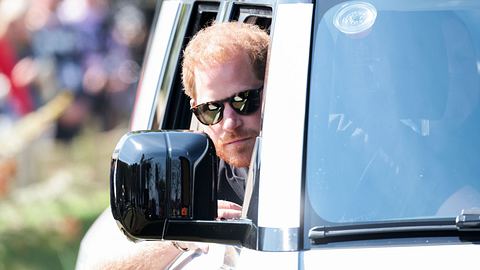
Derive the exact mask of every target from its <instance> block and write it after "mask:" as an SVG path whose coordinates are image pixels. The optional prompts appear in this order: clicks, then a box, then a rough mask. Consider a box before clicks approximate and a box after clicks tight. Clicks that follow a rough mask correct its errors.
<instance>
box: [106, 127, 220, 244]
mask: <svg viewBox="0 0 480 270" xmlns="http://www.w3.org/2000/svg"><path fill="white" fill-rule="evenodd" d="M217 161H218V160H217V156H216V153H215V148H214V145H213V142H212V141H211V140H210V139H209V138H208V136H207V135H206V134H204V133H201V132H193V131H136V132H130V133H127V134H126V135H124V136H123V137H122V139H121V140H120V141H119V142H118V144H117V146H116V148H115V151H114V153H113V155H112V162H111V171H110V192H111V194H110V204H111V208H112V213H113V217H114V218H115V220H116V221H117V223H118V224H119V225H120V228H121V229H122V230H123V231H124V232H125V234H126V235H127V236H129V237H130V238H133V239H165V232H166V231H167V229H168V228H167V227H168V224H169V222H170V221H192V220H204V221H213V220H215V218H216V217H217V198H216V184H217V177H218V175H217V172H218V168H217V166H218V165H217Z"/></svg>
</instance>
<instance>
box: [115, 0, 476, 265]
mask: <svg viewBox="0 0 480 270" xmlns="http://www.w3.org/2000/svg"><path fill="white" fill-rule="evenodd" d="M159 7H160V8H159V12H158V14H157V18H156V23H155V25H154V28H153V29H154V30H153V32H152V35H151V38H150V44H149V50H148V53H147V55H146V58H145V64H144V69H143V75H142V80H141V83H140V85H139V88H138V95H137V101H136V106H135V111H134V112H133V117H132V130H134V131H136V130H151V131H150V132H148V131H138V132H132V133H129V134H127V135H126V136H124V137H123V138H122V140H121V141H120V142H119V144H118V146H117V148H116V149H115V152H114V155H113V161H112V178H111V181H112V182H111V183H112V189H111V206H112V212H113V216H114V218H115V219H116V220H117V222H118V223H119V225H120V227H121V228H122V230H123V231H124V232H125V233H126V234H127V235H128V236H129V237H131V238H133V239H140V240H159V239H167V240H181V241H195V242H206V243H216V244H220V245H227V246H228V247H230V248H232V247H235V248H234V250H235V252H234V254H235V255H234V257H235V259H233V260H231V261H233V262H230V263H229V264H228V265H229V267H231V268H236V269H264V268H269V269H385V268H388V269H453V268H455V269H458V268H461V267H465V269H466V268H467V267H468V268H470V269H476V268H478V267H479V266H478V265H479V259H478V258H479V257H477V256H480V255H479V254H480V245H479V243H480V242H479V241H480V210H479V209H480V164H479V161H480V159H479V156H480V103H479V102H480V1H475V0H368V1H337V0H328V1H327V0H323V1H322V0H317V1H314V2H311V1H304V0H292V1H289V0H285V1H282V0H279V1H266V0H265V1H262V0H243V1H192V0H180V1H177V0H165V1H163V2H162V3H161V5H159ZM214 20H215V21H218V22H220V21H230V20H236V21H244V22H249V23H255V24H258V25H260V26H261V27H264V28H265V29H267V30H268V31H269V33H270V35H271V38H272V42H271V47H270V51H269V58H268V62H267V74H266V80H267V81H266V84H265V91H264V99H263V100H264V104H263V107H262V114H263V123H262V131H261V135H260V136H259V138H258V139H257V144H256V148H255V151H254V155H253V157H252V162H251V166H250V172H249V178H248V181H247V192H246V195H245V199H244V207H243V208H244V214H243V217H242V218H241V219H239V220H233V221H231V220H225V221H224V220H216V207H217V205H216V195H215V191H216V189H215V186H216V180H215V179H214V178H215V170H216V157H215V151H214V148H213V147H212V144H211V142H210V141H209V139H208V137H206V135H204V134H203V133H201V132H181V131H168V130H188V129H190V130H196V129H198V128H197V126H198V125H196V121H195V118H194V117H193V118H192V114H191V112H190V110H189V102H188V100H187V97H186V95H185V94H184V93H183V91H182V85H181V79H180V63H181V59H182V56H181V54H182V49H183V48H184V46H185V45H186V43H187V42H188V40H189V38H190V37H192V36H193V34H194V33H195V32H197V31H198V30H199V29H201V28H202V27H204V26H205V25H207V24H208V23H210V22H211V21H214ZM153 130H162V131H153ZM227 253H228V252H227ZM222 256H223V253H222ZM229 256H230V255H229ZM198 260H199V263H200V259H198ZM191 264H195V261H192V262H191ZM223 267H224V268H225V264H224V265H223Z"/></svg>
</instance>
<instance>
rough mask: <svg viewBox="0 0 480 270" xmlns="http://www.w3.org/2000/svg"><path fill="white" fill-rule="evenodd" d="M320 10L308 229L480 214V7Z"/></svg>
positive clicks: (439, 4) (364, 5)
mask: <svg viewBox="0 0 480 270" xmlns="http://www.w3.org/2000/svg"><path fill="white" fill-rule="evenodd" d="M332 2H334V1H318V2H317V5H316V11H315V12H316V13H315V22H314V37H313V45H312V47H313V53H312V67H311V83H310V93H309V111H308V134H307V156H306V194H307V202H306V209H307V210H306V225H307V224H308V223H309V222H310V226H318V225H327V224H336V223H356V222H371V221H385V220H397V219H402V220H404V219H418V218H432V217H433V218H437V217H455V216H457V215H458V214H460V212H461V210H462V209H471V208H480V164H479V160H480V157H479V156H480V104H479V100H480V82H479V80H480V75H479V71H480V1H462V0H455V1H441V0H435V1H419V0H412V1H406V0H397V1H393V0H390V1H380V0H379V1H368V2H361V1H347V2H341V1H338V2H335V3H332Z"/></svg>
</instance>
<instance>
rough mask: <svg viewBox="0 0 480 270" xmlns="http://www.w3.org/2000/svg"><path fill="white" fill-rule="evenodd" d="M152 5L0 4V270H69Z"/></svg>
mask: <svg viewBox="0 0 480 270" xmlns="http://www.w3.org/2000/svg"><path fill="white" fill-rule="evenodd" d="M155 2H156V1H155V0H151V1H150V0H129V1H127V0H0V270H3V269H74V267H75V261H76V256H77V252H78V248H79V244H80V240H81V238H82V237H83V235H84V233H85V232H86V230H87V229H88V227H89V226H90V225H91V223H92V222H93V221H94V220H95V218H96V217H97V216H98V214H99V213H100V212H101V211H103V210H104V209H105V208H106V207H107V206H108V204H109V162H110V155H111V153H112V151H113V148H114V147H115V144H116V142H117V141H118V139H119V138H120V137H121V136H122V135H123V134H124V133H125V132H126V131H127V130H128V125H129V116H130V113H131V110H132V107H133V102H134V99H135V89H136V85H137V83H138V79H139V75H140V70H141V65H142V60H143V54H144V50H145V47H146V44H147V39H148V34H149V27H150V24H151V21H152V19H153V16H154V9H155Z"/></svg>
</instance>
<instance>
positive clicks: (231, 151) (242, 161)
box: [215, 129, 258, 168]
mask: <svg viewBox="0 0 480 270" xmlns="http://www.w3.org/2000/svg"><path fill="white" fill-rule="evenodd" d="M257 136H258V131H256V130H252V129H248V130H244V129H242V130H238V131H236V132H234V133H225V135H224V136H222V137H220V139H219V140H218V141H217V142H215V150H216V151H217V156H218V157H219V158H221V159H223V160H224V161H225V162H227V163H228V164H230V165H232V166H235V167H238V168H240V167H248V166H249V165H250V159H251V158H252V151H253V147H254V145H255V138H256V137H257ZM244 138H254V139H253V140H249V141H248V142H245V143H242V145H239V146H232V145H225V144H224V143H225V142H231V141H235V140H238V139H244Z"/></svg>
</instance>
